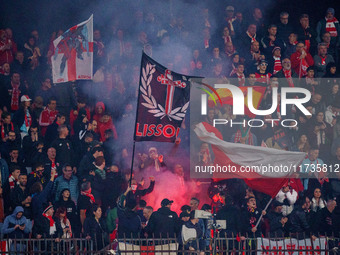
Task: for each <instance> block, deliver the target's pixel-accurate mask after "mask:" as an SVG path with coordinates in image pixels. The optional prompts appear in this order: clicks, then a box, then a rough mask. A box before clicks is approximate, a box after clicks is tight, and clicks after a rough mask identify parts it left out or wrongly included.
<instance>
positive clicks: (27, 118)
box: [25, 110, 32, 131]
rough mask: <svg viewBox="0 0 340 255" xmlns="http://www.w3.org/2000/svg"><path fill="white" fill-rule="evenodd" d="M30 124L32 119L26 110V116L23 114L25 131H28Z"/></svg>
mask: <svg viewBox="0 0 340 255" xmlns="http://www.w3.org/2000/svg"><path fill="white" fill-rule="evenodd" d="M31 124H32V118H31V114H30V112H29V111H28V110H26V114H25V126H26V129H27V131H28V130H29V128H30V126H31Z"/></svg>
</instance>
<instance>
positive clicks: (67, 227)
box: [54, 207, 72, 239]
mask: <svg viewBox="0 0 340 255" xmlns="http://www.w3.org/2000/svg"><path fill="white" fill-rule="evenodd" d="M54 216H55V220H56V221H55V224H56V225H58V227H57V228H58V229H61V230H62V231H63V232H62V235H61V238H62V239H68V238H71V237H72V227H71V223H70V221H69V220H68V218H67V216H66V208H65V207H59V208H58V209H57V211H56V212H55V215H54Z"/></svg>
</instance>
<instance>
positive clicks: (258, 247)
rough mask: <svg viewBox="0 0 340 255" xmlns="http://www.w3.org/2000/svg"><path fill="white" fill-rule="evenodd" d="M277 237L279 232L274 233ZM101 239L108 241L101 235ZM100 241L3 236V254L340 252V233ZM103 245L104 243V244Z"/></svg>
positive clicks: (291, 254) (332, 254) (305, 254)
mask: <svg viewBox="0 0 340 255" xmlns="http://www.w3.org/2000/svg"><path fill="white" fill-rule="evenodd" d="M272 236H275V235H272ZM100 240H104V239H103V238H100ZM97 241H98V240H92V239H89V240H87V239H84V238H70V239H60V240H56V239H3V240H1V246H0V254H15V255H16V254H32V255H33V254H34V255H35V254H37V255H40V254H65V255H73V254H74V255H81V254H83V255H90V254H91V255H92V254H93V255H97V254H98V255H99V254H119V255H187V254H190V255H191V254H198V255H210V254H212V255H215V254H219V255H222V254H233V255H336V254H340V250H339V248H340V238H339V236H337V237H334V236H322V237H319V238H317V239H315V240H312V239H311V238H309V237H306V236H301V235H293V234H292V235H291V236H290V237H272V238H264V237H245V238H241V237H239V236H233V235H224V236H222V235H218V234H217V235H216V237H215V238H207V239H194V238H192V239H188V240H185V241H184V240H182V238H178V237H159V238H142V237H139V238H131V237H130V238H128V237H126V236H124V237H123V238H119V239H115V240H113V241H112V242H111V243H110V244H108V245H107V246H105V247H104V248H102V249H100V250H98V249H97V248H99V247H103V246H101V245H100V244H98V242H97ZM102 244H103V243H102Z"/></svg>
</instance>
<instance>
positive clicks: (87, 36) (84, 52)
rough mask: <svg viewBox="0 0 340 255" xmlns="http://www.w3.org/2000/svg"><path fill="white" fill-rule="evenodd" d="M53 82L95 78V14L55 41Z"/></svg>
mask: <svg viewBox="0 0 340 255" xmlns="http://www.w3.org/2000/svg"><path fill="white" fill-rule="evenodd" d="M53 45H54V54H53V56H52V59H51V60H52V73H53V83H62V82H68V81H75V80H92V78H93V74H92V73H93V15H91V17H90V18H89V19H88V20H86V21H84V22H82V23H80V24H78V25H76V26H74V27H71V28H70V29H68V30H67V31H66V32H65V33H63V34H62V35H61V36H59V37H58V38H57V39H55V40H54V41H53Z"/></svg>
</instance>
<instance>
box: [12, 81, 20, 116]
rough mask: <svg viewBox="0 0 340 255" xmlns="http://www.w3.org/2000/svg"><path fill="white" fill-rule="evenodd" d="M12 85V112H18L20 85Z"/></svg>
mask: <svg viewBox="0 0 340 255" xmlns="http://www.w3.org/2000/svg"><path fill="white" fill-rule="evenodd" d="M11 84H12V98H11V110H12V111H17V110H19V96H20V90H19V86H20V84H13V82H11Z"/></svg>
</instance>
